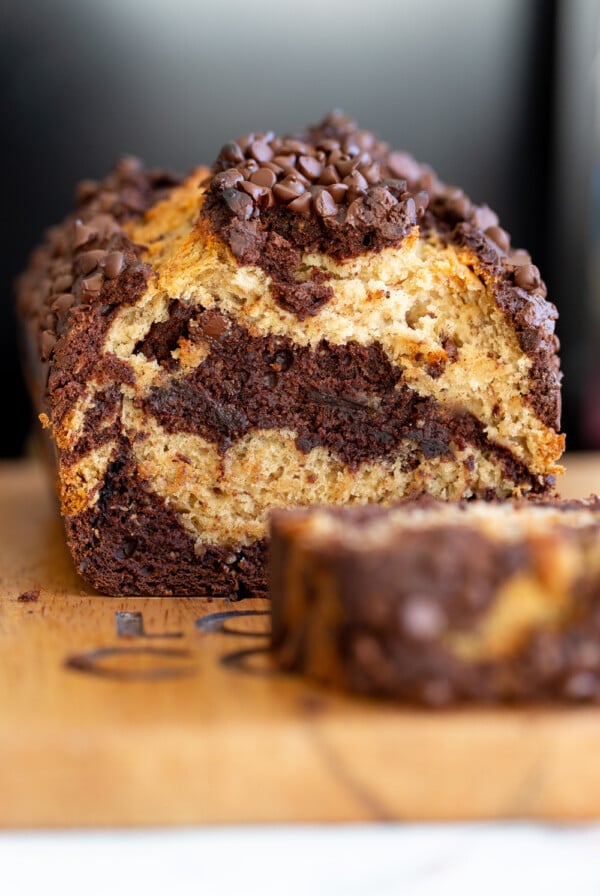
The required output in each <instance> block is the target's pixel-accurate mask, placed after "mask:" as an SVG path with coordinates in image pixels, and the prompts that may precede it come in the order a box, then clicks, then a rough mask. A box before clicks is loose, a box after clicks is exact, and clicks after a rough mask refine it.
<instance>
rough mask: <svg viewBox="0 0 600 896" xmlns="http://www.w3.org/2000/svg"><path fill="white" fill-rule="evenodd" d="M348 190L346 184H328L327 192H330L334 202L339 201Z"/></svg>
mask: <svg viewBox="0 0 600 896" xmlns="http://www.w3.org/2000/svg"><path fill="white" fill-rule="evenodd" d="M347 190H348V186H347V184H330V186H329V187H328V190H327V192H328V193H330V194H331V196H332V197H333V199H334V200H335V201H336V202H341V201H342V200H343V199H344V197H345V195H346V192H347Z"/></svg>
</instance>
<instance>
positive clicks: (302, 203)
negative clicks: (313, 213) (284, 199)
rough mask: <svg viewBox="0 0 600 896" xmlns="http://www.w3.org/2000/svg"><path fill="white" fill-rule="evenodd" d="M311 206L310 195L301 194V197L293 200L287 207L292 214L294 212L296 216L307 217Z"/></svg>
mask: <svg viewBox="0 0 600 896" xmlns="http://www.w3.org/2000/svg"><path fill="white" fill-rule="evenodd" d="M311 205H312V198H311V195H310V193H303V194H302V196H298V197H297V198H296V199H293V200H292V201H291V202H290V203H289V204H288V206H287V207H288V208H289V209H290V211H292V212H296V213H297V214H300V215H304V216H305V217H308V215H310V209H311Z"/></svg>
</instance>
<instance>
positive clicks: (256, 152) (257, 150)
mask: <svg viewBox="0 0 600 896" xmlns="http://www.w3.org/2000/svg"><path fill="white" fill-rule="evenodd" d="M248 152H249V153H250V155H251V156H252V158H253V159H256V161H257V162H270V161H271V159H272V158H273V150H272V149H271V147H270V146H269V145H268V143H263V142H262V141H261V140H255V141H254V143H251V144H250V148H249V150H248Z"/></svg>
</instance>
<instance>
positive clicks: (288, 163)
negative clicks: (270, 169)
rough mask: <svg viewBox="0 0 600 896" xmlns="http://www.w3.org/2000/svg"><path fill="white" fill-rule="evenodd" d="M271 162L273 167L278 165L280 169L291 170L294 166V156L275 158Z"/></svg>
mask: <svg viewBox="0 0 600 896" xmlns="http://www.w3.org/2000/svg"><path fill="white" fill-rule="evenodd" d="M273 162H274V163H275V165H279V167H280V168H293V167H294V165H295V164H296V156H295V155H294V154H293V153H289V154H288V155H280V156H275V158H274V159H273Z"/></svg>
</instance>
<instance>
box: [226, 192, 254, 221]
mask: <svg viewBox="0 0 600 896" xmlns="http://www.w3.org/2000/svg"><path fill="white" fill-rule="evenodd" d="M223 199H224V200H225V203H226V204H227V207H228V208H229V209H231V211H232V212H233V214H234V215H235V216H236V217H237V218H239V219H240V221H247V220H248V219H249V218H250V217H251V215H252V212H253V211H254V203H253V202H252V199H251V198H250V196H248V194H247V193H241V192H240V191H239V190H225V191H224V193H223Z"/></svg>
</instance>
